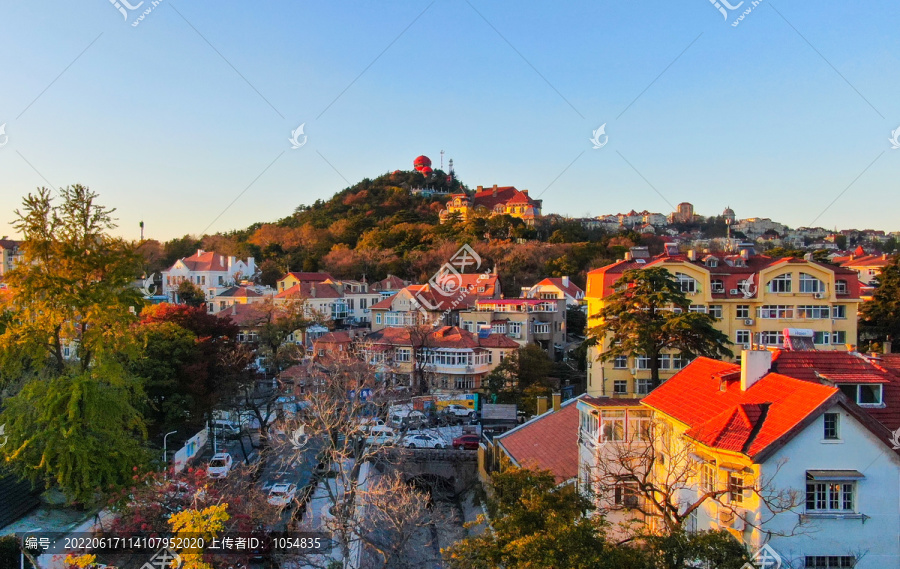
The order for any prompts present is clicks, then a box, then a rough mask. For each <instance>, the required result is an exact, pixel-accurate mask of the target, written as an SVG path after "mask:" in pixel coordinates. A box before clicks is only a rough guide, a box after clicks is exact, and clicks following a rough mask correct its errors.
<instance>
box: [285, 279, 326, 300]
mask: <svg viewBox="0 0 900 569" xmlns="http://www.w3.org/2000/svg"><path fill="white" fill-rule="evenodd" d="M275 298H278V299H284V298H341V293H340V291H338V290H336V289H335V288H334V287H333V286H331V285H329V284H327V283H323V282H318V283H316V282H304V281H301V282H299V283H297V284H295V285H294V286H292V287H290V288H287V289H285V290H283V291H281V292H279V293H278V294H276V295H275Z"/></svg>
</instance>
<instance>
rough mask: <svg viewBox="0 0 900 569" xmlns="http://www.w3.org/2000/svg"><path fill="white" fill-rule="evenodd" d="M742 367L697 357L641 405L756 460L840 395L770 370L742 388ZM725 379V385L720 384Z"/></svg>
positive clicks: (835, 390) (706, 441)
mask: <svg viewBox="0 0 900 569" xmlns="http://www.w3.org/2000/svg"><path fill="white" fill-rule="evenodd" d="M738 370H740V366H737V365H735V364H731V363H727V362H721V361H717V360H713V359H709V358H703V357H701V358H697V359H696V360H694V361H693V362H691V364H690V365H688V366H687V367H686V368H684V369H683V370H681V371H680V372H679V373H677V374H675V375H674V376H673V377H672V378H671V379H669V380H668V381H666V382H665V383H663V384H662V385H661V386H659V387H657V388H656V389H655V390H653V391H652V392H651V393H650V394H649V395H647V397H645V398H644V400H643V404H644V405H647V406H648V407H651V408H653V409H655V410H657V411H659V412H661V413H663V414H665V415H668V416H670V417H672V418H674V419H676V420H677V421H679V422H681V423H684V424H685V425H687V426H688V431H687V433H686V434H687V436H688V437H690V438H693V439H694V440H696V441H698V442H700V443H702V444H705V445H707V446H710V447H715V448H719V449H722V450H728V451H734V452H740V453H742V454H745V455H747V456H748V457H750V458H753V459H754V460H756V459H759V458H761V456H763V455H764V453H766V452H767V451H769V450H770V449H772V448H773V445H775V444H776V443H778V442H779V441H782V440H784V439H788V438H790V437H791V436H793V435H794V434H795V433H796V428H797V427H798V426H800V425H801V424H802V423H804V422H805V421H806V420H808V419H810V418H812V417H814V416H816V415H817V414H818V413H819V412H822V411H824V409H825V408H827V407H828V406H830V405H832V404H834V403H835V402H837V401H841V400H843V395H841V394H840V391H839V390H838V388H836V387H831V386H827V385H822V384H818V383H812V382H809V381H803V380H800V379H796V378H793V377H788V376H786V375H782V374H779V373H769V374H767V375H766V376H764V377H763V378H762V379H760V380H759V381H757V382H756V383H754V384H753V385H752V386H750V388H749V389H747V390H746V391H742V390H741V386H740V381H739V379H738V380H736V381H735V380H732V381H727V380H725V379H723V378H722V377H721V376H722V375H723V374H725V375H733V372H735V371H738ZM723 384H724V390H723V389H722V386H723Z"/></svg>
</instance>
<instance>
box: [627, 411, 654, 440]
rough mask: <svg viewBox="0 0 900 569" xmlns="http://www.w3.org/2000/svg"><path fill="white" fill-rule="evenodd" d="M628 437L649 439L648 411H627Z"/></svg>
mask: <svg viewBox="0 0 900 569" xmlns="http://www.w3.org/2000/svg"><path fill="white" fill-rule="evenodd" d="M628 437H629V438H630V440H632V441H649V440H650V411H631V412H630V413H628Z"/></svg>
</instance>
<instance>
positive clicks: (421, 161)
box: [413, 154, 431, 172]
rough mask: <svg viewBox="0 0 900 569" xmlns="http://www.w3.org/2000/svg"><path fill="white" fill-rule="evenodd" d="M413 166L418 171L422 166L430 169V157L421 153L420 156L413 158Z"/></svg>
mask: <svg viewBox="0 0 900 569" xmlns="http://www.w3.org/2000/svg"><path fill="white" fill-rule="evenodd" d="M413 167H414V168H415V169H416V170H417V171H419V172H421V171H422V170H423V169H424V168H429V169H430V168H431V158H429V157H427V156H425V155H424V154H423V155H422V156H419V157H418V158H416V159H415V160H413Z"/></svg>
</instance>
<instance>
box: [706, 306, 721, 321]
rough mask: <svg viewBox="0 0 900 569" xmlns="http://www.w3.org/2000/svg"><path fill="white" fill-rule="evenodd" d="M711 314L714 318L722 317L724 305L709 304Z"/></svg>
mask: <svg viewBox="0 0 900 569" xmlns="http://www.w3.org/2000/svg"><path fill="white" fill-rule="evenodd" d="M709 315H710V316H712V317H713V318H716V319H719V320H721V319H722V305H721V304H710V305H709Z"/></svg>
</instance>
